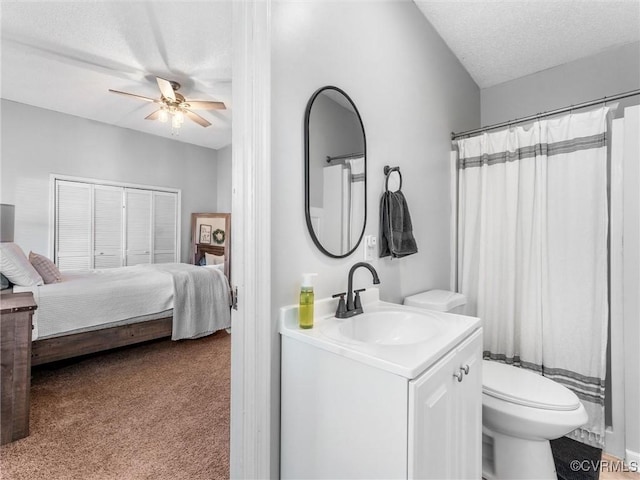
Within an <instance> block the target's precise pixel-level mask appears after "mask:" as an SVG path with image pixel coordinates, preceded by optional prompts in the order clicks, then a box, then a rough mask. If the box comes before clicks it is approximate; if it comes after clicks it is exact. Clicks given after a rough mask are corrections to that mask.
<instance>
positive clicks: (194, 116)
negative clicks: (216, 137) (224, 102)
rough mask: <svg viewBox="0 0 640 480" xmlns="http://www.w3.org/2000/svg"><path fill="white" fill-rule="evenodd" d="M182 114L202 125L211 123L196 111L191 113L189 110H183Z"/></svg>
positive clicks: (205, 125) (206, 125)
mask: <svg viewBox="0 0 640 480" xmlns="http://www.w3.org/2000/svg"><path fill="white" fill-rule="evenodd" d="M184 114H185V115H186V116H187V117H188V118H190V119H191V120H193V121H194V122H196V123H197V124H198V125H202V126H203V127H208V126H209V125H211V122H209V121H208V120H205V119H204V118H202V117H201V116H200V115H198V114H197V113H193V112H192V111H191V110H186V109H185V110H184Z"/></svg>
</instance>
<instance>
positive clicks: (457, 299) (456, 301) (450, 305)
mask: <svg viewBox="0 0 640 480" xmlns="http://www.w3.org/2000/svg"><path fill="white" fill-rule="evenodd" d="M466 303H467V299H466V298H465V296H464V295H463V294H461V293H456V292H450V291H449V290H428V291H426V292H421V293H416V294H415V295H411V296H410V297H407V298H405V299H404V304H405V305H407V306H408V307H417V308H424V309H426V310H435V311H438V312H448V313H457V314H458V315H464V306H465V304H466Z"/></svg>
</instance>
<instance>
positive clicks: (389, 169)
mask: <svg viewBox="0 0 640 480" xmlns="http://www.w3.org/2000/svg"><path fill="white" fill-rule="evenodd" d="M393 172H398V176H399V177H400V185H399V186H398V190H402V174H401V173H400V167H393V168H392V167H390V166H389V165H385V166H384V174H385V175H386V176H387V178H386V180H385V181H384V190H385V192H388V191H389V177H390V176H391V174H392V173H393Z"/></svg>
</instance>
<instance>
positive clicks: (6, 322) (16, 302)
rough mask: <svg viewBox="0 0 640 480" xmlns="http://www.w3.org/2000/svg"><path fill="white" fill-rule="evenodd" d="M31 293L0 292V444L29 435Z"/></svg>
mask: <svg viewBox="0 0 640 480" xmlns="http://www.w3.org/2000/svg"><path fill="white" fill-rule="evenodd" d="M36 308H38V307H37V305H36V303H35V302H34V301H33V294H32V293H30V292H25V293H3V294H2V295H0V323H1V324H2V325H1V331H0V343H1V359H0V361H1V364H2V374H1V375H0V380H1V383H2V393H1V396H2V405H1V412H0V415H1V417H0V426H1V427H0V429H1V437H0V445H4V444H5V443H9V442H13V441H14V440H18V439H20V438H23V437H26V436H28V435H29V389H30V388H31V329H32V323H31V321H32V317H33V311H34V310H35V309H36Z"/></svg>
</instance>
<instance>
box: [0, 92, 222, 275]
mask: <svg viewBox="0 0 640 480" xmlns="http://www.w3.org/2000/svg"><path fill="white" fill-rule="evenodd" d="M1 133H2V147H1V155H2V166H1V176H0V177H1V179H0V180H1V186H2V196H1V198H0V200H2V203H12V204H15V206H16V225H15V241H16V243H18V244H19V245H20V246H21V247H22V249H23V250H25V252H26V253H27V254H28V253H29V250H33V251H34V252H40V253H43V254H45V255H46V254H48V253H49V219H50V208H51V206H50V205H49V204H50V198H51V197H50V191H49V185H50V179H49V175H50V174H52V173H57V174H61V175H71V176H77V177H85V178H95V179H101V180H112V181H118V182H125V183H137V184H143V185H151V186H158V187H171V188H179V189H181V190H182V212H181V215H182V218H181V220H182V225H181V227H182V237H181V243H182V245H181V248H182V253H181V259H182V261H184V262H186V261H188V256H189V248H190V245H191V243H190V237H191V213H192V212H211V211H213V212H215V211H216V201H217V192H216V189H217V183H216V176H217V163H216V158H217V153H216V150H212V149H208V148H203V147H198V146H195V145H188V144H186V143H182V142H176V141H174V140H169V139H166V138H162V137H157V136H155V135H149V134H146V133H141V132H136V131H134V130H129V129H126V128H120V127H114V126H113V125H108V124H106V123H100V122H95V121H93V120H87V119H84V118H80V117H75V116H72V115H66V114H63V113H58V112H54V111H52V110H45V109H42V108H37V107H32V106H29V105H25V104H22V103H16V102H11V101H8V100H2V132H1ZM229 163H230V162H229Z"/></svg>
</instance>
